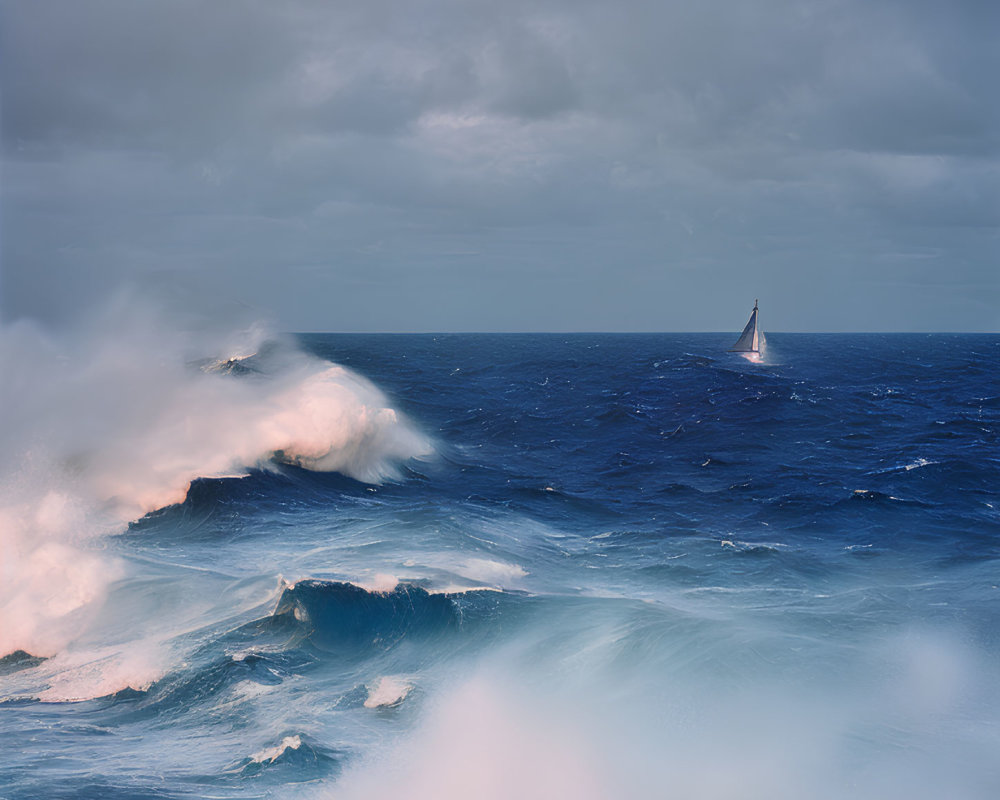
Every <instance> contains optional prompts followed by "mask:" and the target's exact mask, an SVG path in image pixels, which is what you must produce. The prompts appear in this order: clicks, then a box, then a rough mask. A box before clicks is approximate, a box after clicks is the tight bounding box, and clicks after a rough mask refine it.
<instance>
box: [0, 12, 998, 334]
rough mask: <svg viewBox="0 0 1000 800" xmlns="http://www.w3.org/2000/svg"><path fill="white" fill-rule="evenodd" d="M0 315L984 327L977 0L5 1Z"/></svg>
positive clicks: (984, 19)
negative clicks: (114, 294)
mask: <svg viewBox="0 0 1000 800" xmlns="http://www.w3.org/2000/svg"><path fill="white" fill-rule="evenodd" d="M2 23H3V24H2V26H0V30H2V41H0V53H2V56H0V58H2V64H0V66H2V76H3V86H2V88H3V94H2V98H3V115H2V131H3V150H4V173H3V178H4V180H3V187H4V188H3V207H2V222H3V237H2V246H3V262H2V267H3V273H2V280H3V283H2V312H3V314H4V316H6V317H17V316H21V315H33V316H40V317H43V318H50V319H65V318H69V317H71V316H72V315H73V314H74V311H75V309H77V308H80V307H82V306H86V305H89V304H90V303H91V302H92V301H93V300H95V299H96V298H98V297H101V296H103V295H104V294H106V293H107V292H108V291H109V290H110V289H111V288H113V287H116V286H118V285H120V284H122V283H128V284H131V285H137V286H139V287H142V288H144V289H146V290H147V291H151V292H154V293H159V294H162V295H164V296H165V297H167V298H169V300H170V301H171V302H173V303H175V304H177V305H179V306H181V307H183V308H200V309H210V308H213V307H214V306H216V305H219V304H226V303H232V302H239V303H244V304H249V305H251V306H257V307H261V308H266V309H268V310H270V311H273V313H274V314H275V315H276V316H277V317H278V319H279V321H280V323H281V324H282V325H284V326H286V327H288V328H292V329H314V330H344V329H354V330H448V329H452V330H456V329H457V330H463V329H464V330H468V329H498V330H505V329H506V330H518V329H528V330H547V329H548V330H566V329H576V330H586V329H590V330H614V329H619V330H630V329H632V330H678V329H692V330H698V329H702V330H704V329H729V328H734V327H739V320H738V319H735V320H734V315H735V316H736V317H741V316H742V315H743V314H744V313H745V311H746V310H748V308H749V304H750V303H751V302H752V300H753V298H754V297H756V296H760V297H761V298H762V301H763V302H765V308H767V311H768V314H769V320H770V324H771V327H772V328H774V329H807V330H808V329H819V330H823V329H828V330H837V329H845V328H847V329H851V328H856V329H887V330H891V329H928V328H930V329H959V330H961V329H971V330H977V329H978V330H990V329H993V330H995V329H996V328H997V327H998V324H1000V312H998V311H997V309H998V308H1000V278H998V276H997V269H996V256H997V253H998V236H997V231H998V222H1000V189H998V187H1000V159H998V154H1000V111H998V108H1000V107H998V105H997V103H996V102H995V99H994V97H995V88H994V83H995V75H996V74H997V73H998V72H1000V56H998V55H997V48H995V47H994V46H993V44H994V42H993V40H994V38H995V35H994V34H995V31H996V30H998V29H1000V12H998V11H997V10H996V6H995V4H991V3H985V2H984V3H974V2H965V3H961V2H960V3H951V4H948V5H947V7H945V6H941V5H940V4H935V3H929V2H902V1H900V2H879V3H862V2H860V1H858V2H854V0H829V1H821V2H808V1H806V0H755V2H752V3H745V2H736V0H714V1H713V2H708V3H703V4H690V3H681V2H645V1H644V0H626V2H623V3H614V4H612V3H608V2H593V1H591V2H587V1H586V0H584V1H583V2H577V1H575V0H574V2H569V1H568V0H549V1H548V2H530V3H528V2H516V1H515V2H511V3H504V4H491V3H485V2H478V1H471V2H470V1H469V0H461V1H460V0H416V1H415V2H405V3H404V2H399V0H377V1H376V2H370V3H364V4H361V3H344V2H338V3H318V2H317V3H312V2H297V3H296V2H293V3H281V4H275V3H268V2H243V3H239V4H230V3H211V2H191V1H190V0H186V1H185V0H181V1H180V2H172V3H158V4H149V3H142V4H137V3H133V2H126V1H125V0H104V1H94V2H86V3H79V2H57V1H53V2H46V3H18V4H15V3H4V4H3V6H2Z"/></svg>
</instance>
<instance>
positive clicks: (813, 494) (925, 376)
mask: <svg viewBox="0 0 1000 800" xmlns="http://www.w3.org/2000/svg"><path fill="white" fill-rule="evenodd" d="M137 327H138V332H132V333H129V334H128V335H126V336H123V335H121V332H120V331H116V330H92V331H89V332H87V333H86V334H80V338H79V339H77V340H73V341H54V340H53V339H51V338H49V337H47V336H46V335H45V334H43V333H42V332H40V331H38V330H36V329H34V328H32V327H30V326H13V327H8V328H7V329H5V330H4V336H3V340H2V347H0V356H2V360H0V363H2V365H3V371H4V374H5V376H6V377H5V380H4V382H3V385H2V388H0V399H2V401H3V414H4V417H5V422H4V423H3V435H2V436H3V438H2V439H0V445H2V447H3V453H2V465H3V469H2V472H0V486H2V490H3V498H2V500H0V503H2V508H0V537H2V538H0V544H2V545H3V555H2V557H3V564H2V578H3V586H2V589H0V656H3V658H2V660H0V742H2V743H3V748H2V753H3V755H2V757H0V798H5V799H6V800H15V799H16V800H22V799H26V798H115V799H121V800H124V798H157V799H166V798H258V797H261V798H263V797H267V798H272V797H274V798H343V799H345V800H346V799H354V798H390V797H391V798H398V797H406V798H441V799H443V800H448V799H450V798H608V799H609V800H617V799H618V798H711V799H713V800H714V799H715V798H719V799H722V798H734V799H736V798H739V799H740V800H743V799H745V798H768V800H774V799H775V798H820V799H822V798H872V799H874V798H902V797H905V798H928V799H931V798H933V799H934V800H940V798H950V799H951V800H956V799H958V798H976V799H977V800H988V799H992V798H996V797H1000V448H998V432H1000V383H998V380H997V375H998V373H1000V336H997V335H958V334H956V335H951V334H931V335H924V334H920V335H917V334H887V335H876V334H853V335H846V334H845V335H841V334H825V335H813V334H781V333H769V334H768V349H767V352H766V356H765V358H764V360H763V361H762V362H760V363H753V362H750V361H748V360H746V359H744V358H742V357H740V356H739V355H736V354H732V353H728V352H726V349H727V347H728V346H729V345H730V344H731V343H732V340H733V339H734V338H735V334H648V335H647V334H642V335H640V334H634V335H633V334H516V335H514V334H510V335H506V334H446V335H388V334H382V335H346V334H309V335H299V336H295V337H269V336H268V335H266V334H265V333H261V332H256V333H254V334H253V336H251V339H253V338H254V336H256V339H254V341H252V342H250V343H245V342H244V343H241V344H240V345H239V347H236V346H233V345H232V343H227V344H226V347H228V349H224V347H223V345H222V344H219V346H218V347H217V348H216V349H215V351H214V352H204V351H202V352H197V348H196V347H194V346H193V345H192V342H191V341H190V340H184V341H175V340H174V339H173V338H172V337H170V336H167V335H166V334H163V333H162V331H160V330H157V329H156V327H155V326H152V325H150V326H148V327H145V328H144V327H143V326H142V325H138V326H137Z"/></svg>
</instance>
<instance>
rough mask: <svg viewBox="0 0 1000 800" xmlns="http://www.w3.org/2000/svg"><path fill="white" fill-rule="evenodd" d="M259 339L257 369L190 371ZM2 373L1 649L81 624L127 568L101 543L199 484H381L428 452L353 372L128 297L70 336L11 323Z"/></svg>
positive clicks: (52, 645) (41, 649) (34, 645)
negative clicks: (328, 474) (329, 479)
mask: <svg viewBox="0 0 1000 800" xmlns="http://www.w3.org/2000/svg"><path fill="white" fill-rule="evenodd" d="M262 348H265V349H266V351H267V355H266V358H265V357H263V356H261V357H258V361H259V362H260V363H259V364H258V365H257V366H256V367H255V368H254V369H253V370H252V371H249V370H248V371H249V372H251V374H249V375H236V374H227V372H226V371H224V370H211V369H209V370H205V369H201V368H198V366H197V365H198V364H202V365H204V363H206V353H207V355H208V359H207V361H208V362H209V363H211V362H213V360H214V361H215V362H216V363H218V362H219V361H221V362H223V363H236V362H237V361H238V360H240V359H246V358H247V357H248V356H249V355H250V354H254V353H261V350H262ZM199 359H200V360H199ZM241 363H242V362H241ZM0 371H2V372H3V374H4V381H3V382H2V383H0V408H2V410H3V414H4V417H5V423H4V426H3V429H2V432H0V454H2V455H0V490H2V496H3V498H4V499H3V500H2V501H0V545H2V548H3V552H4V559H3V564H2V568H0V569H2V575H0V578H2V581H0V617H2V618H3V619H4V625H3V627H2V628H0V655H3V654H6V653H10V652H13V651H15V650H19V649H20V650H25V651H27V652H29V653H32V654H35V655H52V654H53V653H55V652H57V651H58V650H59V649H60V648H62V647H64V646H65V645H66V644H67V643H68V642H69V641H70V640H71V639H73V638H74V636H75V635H76V634H77V633H78V632H79V631H80V630H82V629H85V628H86V626H87V621H88V617H89V615H91V614H92V613H94V610H95V609H96V608H97V607H98V606H99V605H100V600H101V598H103V597H104V596H105V593H106V591H107V589H108V586H109V585H110V584H111V583H112V582H113V581H115V580H116V579H118V578H120V577H121V576H122V574H123V566H122V564H121V563H120V562H119V561H118V560H116V559H115V558H113V557H109V556H108V554H107V553H105V552H102V551H101V545H100V541H101V539H102V537H104V536H106V535H107V534H109V533H115V532H118V531H121V530H122V529H123V527H124V526H125V524H126V523H127V522H129V521H131V520H134V519H137V518H138V517H140V516H142V515H143V514H145V513H147V512H149V511H152V510H154V509H157V508H161V507H163V506H167V505H170V504H174V503H179V502H181V501H183V500H184V498H185V496H186V494H187V491H188V487H189V486H190V484H191V482H192V481H193V480H195V479H196V478H202V477H216V478H217V477H231V476H238V475H243V474H246V472H247V470H248V469H251V468H264V469H266V468H269V467H270V465H272V464H274V463H275V462H283V463H288V464H294V465H297V466H300V467H303V468H306V469H311V470H323V471H337V472H341V473H343V474H345V475H347V476H349V477H352V478H356V479H358V480H362V481H368V482H380V481H382V480H385V479H391V478H394V477H396V476H397V474H398V472H397V464H399V463H400V462H403V461H405V460H407V459H410V458H417V457H422V456H426V455H429V454H430V453H431V451H432V447H431V444H430V442H429V441H428V439H427V438H426V437H424V436H423V435H422V434H420V433H419V432H418V431H417V430H415V429H414V428H413V427H412V426H411V425H410V424H409V423H408V422H407V421H406V420H405V419H403V418H402V417H401V416H400V415H399V414H398V413H397V412H396V411H395V410H394V409H393V408H391V407H390V406H389V403H388V401H387V400H386V398H385V397H384V395H383V394H382V393H381V392H380V391H379V390H378V389H377V388H376V387H375V386H374V385H373V384H372V383H370V382H369V381H367V380H366V379H364V378H363V377H361V376H359V375H357V374H355V373H353V372H351V371H350V370H347V369H345V368H344V367H341V366H338V365H336V364H332V363H330V362H328V361H324V360H321V359H318V358H315V357H311V356H307V355H306V354H304V353H302V352H301V351H299V350H298V349H297V348H296V347H295V345H294V343H292V342H290V341H288V340H282V339H280V338H273V337H272V338H271V339H270V340H268V338H267V335H266V332H265V330H264V329H263V328H261V327H260V326H255V327H252V328H250V329H248V330H246V331H244V332H243V335H242V336H233V335H227V336H225V337H221V336H220V337H215V338H214V339H209V340H207V341H206V340H198V339H195V338H193V337H191V336H188V335H181V334H179V333H177V332H176V331H174V330H173V329H172V328H171V326H170V325H169V324H168V323H167V321H166V320H165V318H164V317H163V316H162V315H160V314H158V313H157V312H155V311H154V310H152V309H150V308H149V307H146V306H142V305H139V304H135V303H127V302H124V301H123V300H119V301H118V302H117V303H114V304H112V305H111V306H110V307H109V309H107V310H106V311H105V313H104V314H102V315H101V316H99V317H95V318H94V319H92V320H90V321H89V322H88V323H87V324H86V325H84V326H83V327H82V328H81V329H79V330H76V331H74V332H72V333H66V332H63V333H62V334H59V335H55V334H51V333H48V332H46V331H43V330H41V329H40V328H38V327H37V326H35V325H33V324H30V323H24V322H19V323H15V324H11V325H5V326H3V327H2V328H0ZM230 372H231V371H230Z"/></svg>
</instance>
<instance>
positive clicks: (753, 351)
mask: <svg viewBox="0 0 1000 800" xmlns="http://www.w3.org/2000/svg"><path fill="white" fill-rule="evenodd" d="M763 347H764V332H763V331H762V330H761V329H760V325H759V324H758V322H757V301H756V300H754V301H753V311H751V312H750V321H749V322H747V326H746V327H745V328H744V329H743V333H741V334H740V338H739V339H737V340H736V344H734V345H733V346H732V347H730V348H729V352H730V353H742V354H743V355H744V356H745V357H746V358H749V359H752V360H753V361H759V360H760V352H761V350H762V349H763Z"/></svg>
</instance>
